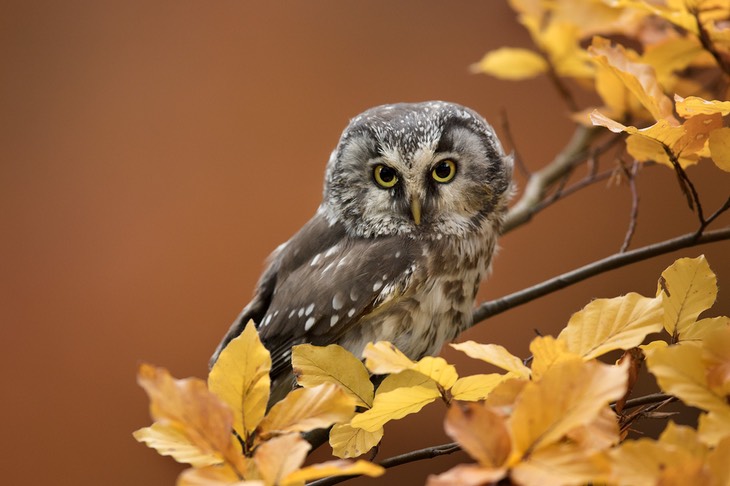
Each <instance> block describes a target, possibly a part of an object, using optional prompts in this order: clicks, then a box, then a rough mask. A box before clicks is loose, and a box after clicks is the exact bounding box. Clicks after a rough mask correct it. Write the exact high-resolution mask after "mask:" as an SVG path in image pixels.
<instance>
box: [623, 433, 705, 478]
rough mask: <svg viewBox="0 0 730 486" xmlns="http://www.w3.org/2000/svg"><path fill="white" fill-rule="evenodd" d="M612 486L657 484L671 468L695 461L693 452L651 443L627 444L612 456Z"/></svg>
mask: <svg viewBox="0 0 730 486" xmlns="http://www.w3.org/2000/svg"><path fill="white" fill-rule="evenodd" d="M609 456H610V457H611V459H612V461H611V464H612V476H613V478H614V481H611V482H612V483H620V484H647V485H648V484H652V485H653V484H656V483H657V481H658V479H659V476H660V475H661V472H662V471H663V470H664V469H666V468H667V467H668V466H669V465H671V464H683V463H686V462H687V461H690V460H692V455H691V454H690V453H689V451H686V450H684V449H683V448H678V447H675V446H673V445H671V444H666V443H662V442H659V441H655V440H650V439H639V440H633V441H630V440H629V441H625V442H623V443H622V444H621V445H620V446H619V447H616V448H614V449H612V450H611V451H610V452H609Z"/></svg>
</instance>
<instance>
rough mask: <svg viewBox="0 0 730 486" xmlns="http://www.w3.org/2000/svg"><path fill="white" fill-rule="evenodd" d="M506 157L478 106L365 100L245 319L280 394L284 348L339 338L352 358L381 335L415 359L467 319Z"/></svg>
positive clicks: (286, 365)
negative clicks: (318, 195)
mask: <svg viewBox="0 0 730 486" xmlns="http://www.w3.org/2000/svg"><path fill="white" fill-rule="evenodd" d="M511 175H512V162H511V159H510V158H509V157H507V156H505V154H504V152H503V150H502V147H501V146H500V144H499V141H498V140H497V137H496V136H495V134H494V131H493V129H492V128H491V127H490V126H489V124H487V123H486V122H485V121H484V119H483V118H482V117H481V116H479V115H478V114H477V113H475V112H474V111H472V110H470V109H468V108H465V107H463V106H460V105H456V104H453V103H446V102H440V101H431V102H425V103H414V104H408V103H402V104H395V105H384V106H379V107H375V108H372V109H370V110H368V111H366V112H364V113H362V114H361V115H359V116H357V117H356V118H354V119H353V120H352V121H351V122H350V124H349V126H348V127H347V128H346V129H345V131H344V132H343V134H342V137H341V139H340V142H339V144H338V145H337V148H336V149H335V151H334V152H333V153H332V156H331V157H330V160H329V163H328V164H327V170H326V177H325V187H324V197H323V201H322V204H321V205H320V207H319V208H318V210H317V212H316V214H315V215H314V217H313V218H312V219H311V220H310V221H309V222H308V223H306V224H305V225H304V226H303V227H302V228H301V229H300V230H299V232H298V233H296V234H295V235H294V236H293V237H292V238H291V239H290V240H289V241H288V242H286V243H284V244H283V245H281V246H280V247H279V248H277V249H276V250H275V251H274V253H273V254H272V255H271V257H270V263H269V266H268V268H267V269H266V270H265V272H264V274H263V275H262V277H261V279H260V281H259V283H258V286H257V289H256V291H255V295H254V298H253V300H252V301H251V302H250V303H249V304H248V305H247V306H246V307H245V308H244V309H243V311H242V312H241V314H240V315H239V317H238V318H237V319H236V321H235V322H234V323H233V325H232V326H231V328H230V329H229V331H228V333H227V334H226V336H225V337H224V338H223V340H222V342H221V344H220V345H219V346H218V349H217V350H216V352H215V354H214V355H213V358H212V359H211V363H214V362H215V360H216V359H217V357H218V355H219V353H220V352H221V350H222V349H223V348H224V347H225V346H226V344H228V342H230V340H231V339H233V338H234V337H236V336H237V335H238V334H240V332H241V331H242V330H243V327H244V326H245V324H246V323H247V322H248V320H249V319H253V320H254V321H255V322H256V325H257V328H258V331H259V335H260V336H261V339H262V341H263V343H264V345H265V346H266V347H267V348H268V349H269V351H270V352H271V355H272V363H273V364H272V372H271V374H272V378H273V379H274V387H276V388H278V390H279V391H278V393H277V394H283V393H285V392H286V390H287V389H288V388H289V387H291V386H292V384H293V382H292V381H291V364H290V358H291V347H292V346H293V345H296V344H300V343H305V342H306V343H312V344H317V345H327V344H332V343H337V344H340V345H342V346H344V347H345V348H347V349H348V350H350V351H351V352H352V353H354V354H355V355H356V356H360V355H361V353H362V351H363V349H364V347H365V345H366V344H367V343H368V342H370V341H380V340H387V341H390V342H392V343H393V344H395V345H396V346H397V347H398V348H399V349H400V350H402V351H403V352H404V353H405V354H406V355H408V356H409V357H410V358H412V359H418V358H421V357H422V356H424V355H427V354H435V353H437V352H438V351H439V349H440V348H441V346H442V345H443V343H444V342H446V341H449V340H451V339H453V338H454V337H455V336H456V335H457V334H459V332H461V331H463V330H464V329H466V328H467V327H468V326H469V324H470V322H471V311H472V307H473V305H474V298H475V296H476V293H477V290H478V287H479V282H480V281H481V279H482V278H483V277H485V275H486V273H487V271H488V269H489V265H490V260H491V257H492V253H493V252H494V248H495V244H496V239H497V235H498V233H499V229H500V225H501V222H502V218H503V215H504V212H505V208H506V203H507V199H508V197H509V192H510V183H511V182H510V181H511Z"/></svg>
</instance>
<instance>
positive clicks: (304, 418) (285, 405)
mask: <svg viewBox="0 0 730 486" xmlns="http://www.w3.org/2000/svg"><path fill="white" fill-rule="evenodd" d="M354 413H355V399H354V398H352V397H350V396H349V395H347V394H346V393H345V392H343V391H342V390H341V389H340V388H338V387H337V386H335V385H332V384H329V383H325V384H322V385H319V386H316V387H314V388H298V389H296V390H294V391H292V392H290V393H289V394H288V395H287V396H286V397H285V398H284V399H283V400H281V401H280V402H277V403H276V404H275V405H274V406H273V407H271V410H270V411H269V413H268V415H267V416H266V417H265V418H264V419H263V420H262V421H261V424H260V425H259V437H263V438H265V437H267V436H270V435H279V434H286V433H290V432H307V431H309V430H313V429H322V428H327V427H329V426H330V425H332V424H334V423H338V422H347V421H349V420H350V418H351V417H352V415H353V414H354Z"/></svg>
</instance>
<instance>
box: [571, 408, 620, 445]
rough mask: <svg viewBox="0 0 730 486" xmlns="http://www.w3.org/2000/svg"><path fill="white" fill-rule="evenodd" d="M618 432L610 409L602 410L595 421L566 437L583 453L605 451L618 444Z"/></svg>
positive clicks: (572, 431)
mask: <svg viewBox="0 0 730 486" xmlns="http://www.w3.org/2000/svg"><path fill="white" fill-rule="evenodd" d="M619 434H620V431H619V426H618V419H617V417H616V414H615V413H614V412H613V410H611V407H605V408H603V409H602V410H601V411H600V413H599V414H598V416H597V417H596V419H595V420H594V421H593V422H590V423H588V424H586V425H581V426H579V427H576V428H575V429H573V430H571V431H570V432H568V434H567V436H568V438H569V439H570V440H572V441H573V442H575V443H576V444H577V445H578V446H580V448H581V449H583V450H584V451H585V452H590V451H601V450H606V449H608V448H609V447H612V446H614V445H616V444H618V443H619V440H620V435H619Z"/></svg>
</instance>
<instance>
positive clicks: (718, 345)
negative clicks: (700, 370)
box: [702, 327, 730, 397]
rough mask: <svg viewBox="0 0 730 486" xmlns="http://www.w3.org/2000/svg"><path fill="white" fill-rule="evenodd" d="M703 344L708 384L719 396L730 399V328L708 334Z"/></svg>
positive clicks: (703, 360)
mask: <svg viewBox="0 0 730 486" xmlns="http://www.w3.org/2000/svg"><path fill="white" fill-rule="evenodd" d="M702 344H703V347H704V350H705V353H704V355H703V359H702V362H703V363H704V365H705V369H706V373H707V384H708V385H709V387H710V388H711V389H712V391H714V392H715V393H716V394H717V395H720V396H726V397H730V327H722V328H720V329H716V330H714V331H713V332H711V333H708V334H707V336H706V337H705V339H704V340H703V343H702Z"/></svg>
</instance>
